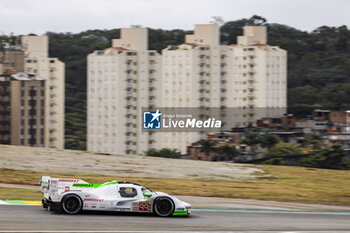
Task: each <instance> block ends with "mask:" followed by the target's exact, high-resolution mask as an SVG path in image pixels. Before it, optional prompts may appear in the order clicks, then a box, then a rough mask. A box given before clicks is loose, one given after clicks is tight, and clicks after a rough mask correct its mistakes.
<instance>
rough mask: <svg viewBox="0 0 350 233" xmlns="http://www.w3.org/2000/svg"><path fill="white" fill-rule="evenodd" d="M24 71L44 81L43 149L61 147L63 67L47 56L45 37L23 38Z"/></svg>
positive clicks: (62, 129) (62, 145)
mask: <svg viewBox="0 0 350 233" xmlns="http://www.w3.org/2000/svg"><path fill="white" fill-rule="evenodd" d="M22 46H23V48H24V52H25V60H24V70H25V71H26V72H28V73H30V74H36V75H38V76H40V77H42V78H44V79H45V80H46V82H45V89H46V90H47V91H46V92H45V116H46V117H45V133H44V135H45V140H44V146H45V147H54V148H58V149H63V148H64V100H65V93H64V91H65V89H64V86H65V71H64V70H65V66H64V63H63V62H61V61H60V60H58V59H57V58H50V57H49V54H48V37H47V36H23V37H22Z"/></svg>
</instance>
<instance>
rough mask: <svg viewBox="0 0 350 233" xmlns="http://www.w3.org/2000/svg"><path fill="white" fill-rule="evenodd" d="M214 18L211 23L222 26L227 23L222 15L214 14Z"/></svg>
mask: <svg viewBox="0 0 350 233" xmlns="http://www.w3.org/2000/svg"><path fill="white" fill-rule="evenodd" d="M212 18H213V20H212V21H210V23H213V24H218V25H220V26H221V25H223V24H225V21H224V20H223V18H222V17H221V16H213V17H212Z"/></svg>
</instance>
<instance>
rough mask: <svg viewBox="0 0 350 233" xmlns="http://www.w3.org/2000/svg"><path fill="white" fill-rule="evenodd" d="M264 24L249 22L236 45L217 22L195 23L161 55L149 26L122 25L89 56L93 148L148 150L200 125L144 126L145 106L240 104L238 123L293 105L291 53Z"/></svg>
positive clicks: (194, 137)
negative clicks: (225, 40)
mask: <svg viewBox="0 0 350 233" xmlns="http://www.w3.org/2000/svg"><path fill="white" fill-rule="evenodd" d="M266 30H267V29H266V27H265V26H246V27H244V28H243V33H244V34H243V35H242V36H239V37H238V38H237V39H238V40H237V41H238V42H237V44H235V45H221V44H220V39H219V38H220V32H219V26H218V25H216V24H203V25H196V26H195V30H194V33H193V34H191V35H187V36H186V38H185V43H184V44H181V45H169V46H168V47H167V48H165V49H163V50H162V54H161V55H160V54H158V53H157V52H156V51H150V50H148V48H147V46H148V45H147V44H148V40H147V36H148V35H147V29H145V28H131V29H122V30H121V38H120V39H116V40H113V42H112V47H111V48H108V49H105V50H103V51H95V52H94V53H92V54H90V55H89V56H88V71H87V74H88V97H87V102H88V111H87V112H88V134H87V140H88V150H89V151H93V152H99V153H109V154H124V153H126V154H143V153H144V152H145V151H147V150H150V149H152V148H156V149H160V148H170V149H177V150H179V151H180V152H181V153H182V154H186V153H187V147H188V146H190V145H191V144H192V143H193V142H195V141H198V140H199V139H203V138H205V137H206V134H204V133H200V132H186V133H183V132H167V133H153V132H142V130H141V129H142V125H141V123H142V121H141V119H140V117H141V116H142V114H141V111H142V109H141V108H142V107H151V106H156V107H171V108H173V107H196V108H220V109H221V110H222V114H224V113H225V110H226V109H229V108H233V109H234V108H236V109H240V111H239V112H240V114H239V115H238V114H236V115H237V116H234V117H231V116H228V118H229V119H231V120H232V122H230V124H232V126H238V127H246V126H248V125H251V124H254V123H255V120H256V119H258V118H260V117H263V116H265V115H266V116H268V113H267V112H266V113H264V112H261V111H257V110H258V109H260V110H265V109H269V108H271V109H277V110H278V112H277V113H275V115H274V116H280V115H282V114H283V113H285V111H286V107H287V52H286V51H285V50H283V49H280V48H279V47H278V46H270V45H268V44H267V31H266Z"/></svg>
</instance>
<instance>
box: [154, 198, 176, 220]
mask: <svg viewBox="0 0 350 233" xmlns="http://www.w3.org/2000/svg"><path fill="white" fill-rule="evenodd" d="M174 209H175V205H174V202H173V201H172V200H171V199H170V198H169V197H159V198H157V199H156V200H155V201H154V212H155V214H157V215H158V216H161V217H167V216H170V215H172V214H173V213H174Z"/></svg>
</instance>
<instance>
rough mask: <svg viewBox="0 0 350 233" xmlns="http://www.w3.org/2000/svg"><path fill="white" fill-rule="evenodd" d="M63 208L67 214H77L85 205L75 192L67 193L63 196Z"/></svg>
mask: <svg viewBox="0 0 350 233" xmlns="http://www.w3.org/2000/svg"><path fill="white" fill-rule="evenodd" d="M61 203H62V210H63V212H65V213H67V214H77V213H79V212H80V210H81V208H82V207H83V202H82V200H81V199H80V197H79V196H77V195H75V194H67V195H66V196H64V197H63V198H62V202H61Z"/></svg>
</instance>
